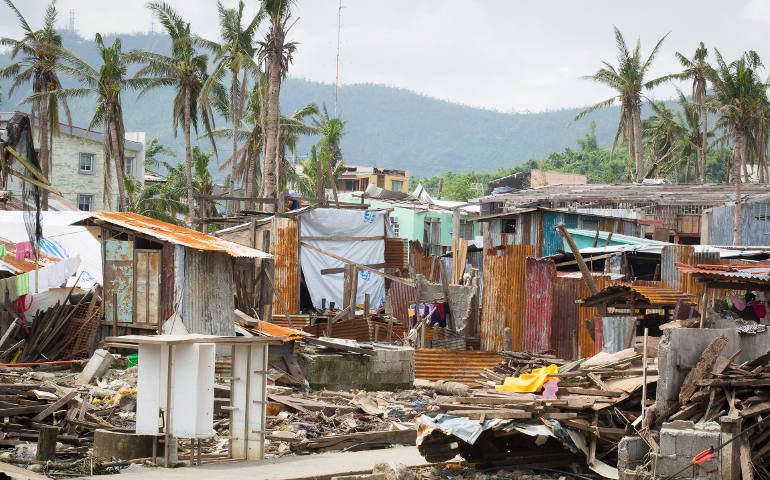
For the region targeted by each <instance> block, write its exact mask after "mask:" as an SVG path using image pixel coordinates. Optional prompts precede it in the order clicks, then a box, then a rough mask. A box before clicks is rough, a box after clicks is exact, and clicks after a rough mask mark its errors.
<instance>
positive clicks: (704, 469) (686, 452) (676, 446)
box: [656, 420, 721, 479]
mask: <svg viewBox="0 0 770 480" xmlns="http://www.w3.org/2000/svg"><path fill="white" fill-rule="evenodd" d="M720 439H721V428H720V426H719V424H717V423H716V422H708V423H700V424H695V423H693V422H690V421H683V420H679V421H676V422H670V423H664V424H663V426H662V428H661V429H660V453H658V454H657V455H656V461H657V474H658V475H664V476H665V475H673V474H675V473H677V472H679V470H681V469H683V468H685V467H687V466H690V465H692V459H693V457H695V455H697V454H699V453H700V452H702V451H704V450H707V449H708V448H709V447H712V446H714V447H715V446H717V445H719V444H720V443H721V442H720ZM719 467H720V465H719V458H718V457H717V456H714V457H713V458H711V459H709V460H706V461H705V462H703V463H701V464H700V465H696V466H695V467H694V468H693V469H691V470H687V471H686V472H684V473H683V474H682V475H683V477H682V478H714V479H717V478H720V477H719V469H720V468H719Z"/></svg>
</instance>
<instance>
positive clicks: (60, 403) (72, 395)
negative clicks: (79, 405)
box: [32, 390, 78, 422]
mask: <svg viewBox="0 0 770 480" xmlns="http://www.w3.org/2000/svg"><path fill="white" fill-rule="evenodd" d="M77 393H78V392H77V390H73V391H71V392H70V393H68V394H66V395H64V396H63V397H61V398H60V399H58V400H56V401H55V402H53V403H52V404H51V405H49V406H48V408H46V409H45V410H43V411H42V412H40V413H38V414H37V415H35V416H34V417H33V418H32V421H33V422H39V421H41V420H43V419H44V418H46V417H47V416H48V415H51V414H52V413H53V412H55V411H56V410H58V409H59V408H61V407H63V406H64V405H65V404H66V403H67V402H69V401H70V400H72V399H73V398H75V395H77Z"/></svg>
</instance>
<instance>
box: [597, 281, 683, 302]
mask: <svg viewBox="0 0 770 480" xmlns="http://www.w3.org/2000/svg"><path fill="white" fill-rule="evenodd" d="M632 293H634V294H636V295H638V297H641V299H642V300H645V301H647V302H648V303H650V304H652V305H660V306H672V307H673V306H676V304H677V302H678V301H679V300H681V301H682V302H685V303H689V304H692V303H693V299H692V295H690V294H689V293H682V292H680V291H678V290H674V289H672V288H663V287H652V286H642V285H614V286H611V287H607V288H605V289H604V290H602V291H600V292H599V293H597V294H595V295H591V296H589V297H586V298H585V299H583V306H593V305H600V304H602V303H605V302H603V301H602V300H605V299H606V300H608V301H609V300H614V299H616V298H618V296H619V295H623V294H627V295H629V296H630V295H631V294H632ZM638 297H637V298H638Z"/></svg>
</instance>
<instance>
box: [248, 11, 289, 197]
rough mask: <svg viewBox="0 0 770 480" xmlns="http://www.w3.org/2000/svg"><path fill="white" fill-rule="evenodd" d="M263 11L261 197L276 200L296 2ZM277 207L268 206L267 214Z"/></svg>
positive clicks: (260, 51) (261, 54) (260, 56)
mask: <svg viewBox="0 0 770 480" xmlns="http://www.w3.org/2000/svg"><path fill="white" fill-rule="evenodd" d="M261 3H262V10H263V11H264V12H265V15H266V16H267V18H268V19H269V22H270V26H269V29H268V32H267V34H266V35H265V38H264V39H263V40H262V41H260V42H259V45H260V49H259V56H258V58H259V61H260V62H261V61H263V60H267V65H268V67H267V79H268V82H267V84H268V96H267V112H266V113H267V117H266V122H265V137H266V138H265V153H264V162H263V166H262V185H263V186H262V195H263V196H265V197H268V198H273V197H276V195H277V193H278V191H277V187H278V179H277V175H278V168H279V165H280V163H279V162H280V147H279V145H280V141H279V138H278V137H279V135H280V107H279V103H280V102H279V100H280V94H281V81H282V80H283V79H284V78H286V73H287V71H288V70H289V64H290V63H291V61H292V57H293V55H294V52H295V51H296V49H297V44H296V43H294V42H287V41H286V34H287V33H288V31H289V29H290V28H291V25H289V20H290V18H291V7H292V5H293V4H294V0H261ZM274 210H275V205H272V204H268V205H267V211H274Z"/></svg>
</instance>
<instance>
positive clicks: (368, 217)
mask: <svg viewBox="0 0 770 480" xmlns="http://www.w3.org/2000/svg"><path fill="white" fill-rule="evenodd" d="M375 216H376V213H375V212H370V211H369V210H367V211H365V212H364V223H374V218H375Z"/></svg>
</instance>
